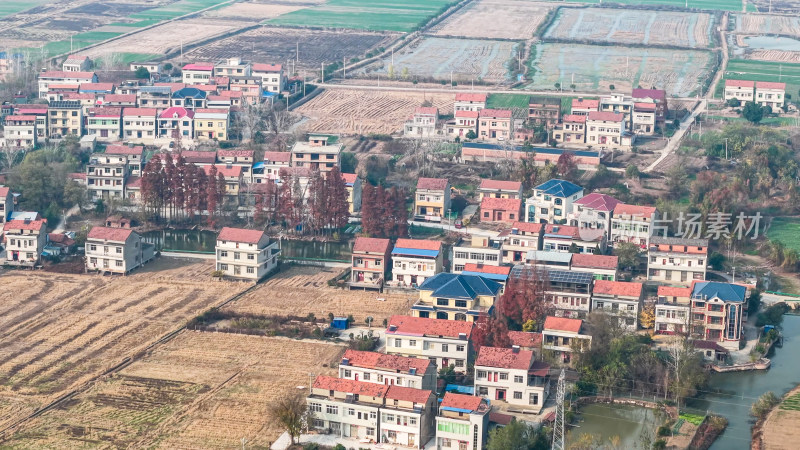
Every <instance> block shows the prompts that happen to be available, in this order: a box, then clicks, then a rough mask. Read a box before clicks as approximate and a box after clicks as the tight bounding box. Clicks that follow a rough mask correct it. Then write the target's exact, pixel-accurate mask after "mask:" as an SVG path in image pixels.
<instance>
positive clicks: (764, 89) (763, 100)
mask: <svg viewBox="0 0 800 450" xmlns="http://www.w3.org/2000/svg"><path fill="white" fill-rule="evenodd" d="M785 100H786V83H779V82H773V81H756V95H755V102H756V103H758V104H759V105H761V106H768V107H769V108H770V110H771V111H772V112H773V113H777V112H779V110H780V109H781V108H783V105H784V102H785Z"/></svg>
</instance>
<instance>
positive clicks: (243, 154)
mask: <svg viewBox="0 0 800 450" xmlns="http://www.w3.org/2000/svg"><path fill="white" fill-rule="evenodd" d="M255 153H256V152H255V150H217V156H218V157H220V158H229V157H235V158H252V157H253V156H254V155H255Z"/></svg>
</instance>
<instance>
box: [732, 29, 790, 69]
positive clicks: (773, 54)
mask: <svg viewBox="0 0 800 450" xmlns="http://www.w3.org/2000/svg"><path fill="white" fill-rule="evenodd" d="M733 36H734V39H735V45H734V50H733V54H734V56H736V57H744V58H746V59H755V60H759V61H775V62H788V63H800V39H797V38H791V37H785V36H763V35H760V36H747V35H743V34H737V35H733Z"/></svg>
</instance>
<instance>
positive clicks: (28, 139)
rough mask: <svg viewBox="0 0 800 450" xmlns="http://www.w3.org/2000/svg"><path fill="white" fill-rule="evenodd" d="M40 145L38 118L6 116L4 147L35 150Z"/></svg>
mask: <svg viewBox="0 0 800 450" xmlns="http://www.w3.org/2000/svg"><path fill="white" fill-rule="evenodd" d="M37 143H38V133H37V132H36V116H6V117H5V125H4V126H3V141H2V145H3V146H4V147H16V148H34V147H36V144H37Z"/></svg>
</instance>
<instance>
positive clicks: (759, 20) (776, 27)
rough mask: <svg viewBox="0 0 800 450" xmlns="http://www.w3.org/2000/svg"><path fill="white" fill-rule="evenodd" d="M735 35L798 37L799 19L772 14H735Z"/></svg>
mask: <svg viewBox="0 0 800 450" xmlns="http://www.w3.org/2000/svg"><path fill="white" fill-rule="evenodd" d="M734 22H735V23H736V28H735V31H734V32H735V33H742V34H773V35H775V34H779V35H782V36H798V37H800V17H797V16H778V15H774V14H754V13H747V14H735V15H734Z"/></svg>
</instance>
